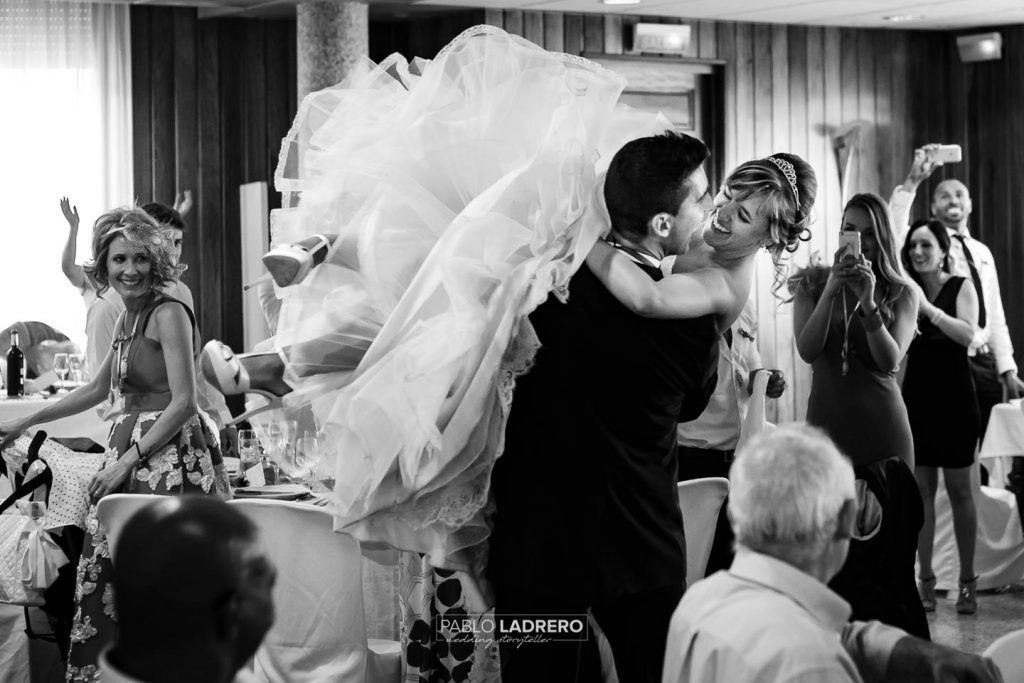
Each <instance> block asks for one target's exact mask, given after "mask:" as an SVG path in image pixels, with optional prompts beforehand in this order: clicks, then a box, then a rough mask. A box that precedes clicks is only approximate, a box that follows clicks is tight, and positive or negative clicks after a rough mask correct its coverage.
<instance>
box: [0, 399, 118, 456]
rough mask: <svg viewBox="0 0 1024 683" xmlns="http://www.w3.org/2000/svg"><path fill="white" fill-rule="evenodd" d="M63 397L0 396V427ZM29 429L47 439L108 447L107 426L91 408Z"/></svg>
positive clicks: (108, 427) (108, 429) (95, 410)
mask: <svg viewBox="0 0 1024 683" xmlns="http://www.w3.org/2000/svg"><path fill="white" fill-rule="evenodd" d="M63 396H64V394H58V395H56V396H51V395H49V394H32V395H31V396H23V397H20V398H11V397H9V396H7V395H6V394H3V395H2V396H0V424H3V423H5V422H7V421H8V420H12V419H17V418H23V417H27V416H29V415H31V414H32V413H34V412H36V411H37V410H42V409H43V408H45V407H46V406H48V405H52V404H53V403H55V402H56V401H57V400H58V398H63ZM32 429H33V430H41V431H44V432H46V434H47V436H49V437H50V438H57V439H90V440H92V441H94V442H96V443H98V444H100V445H101V446H102V445H105V444H106V443H107V435H108V434H109V432H110V423H109V422H106V421H104V420H103V419H102V418H101V417H100V414H99V412H98V411H97V409H96V408H90V409H89V410H85V411H83V412H81V413H78V414H77V415H71V416H69V417H65V418H61V419H60V420H54V421H52V422H44V423H41V424H37V425H35V426H34V427H33V428H32Z"/></svg>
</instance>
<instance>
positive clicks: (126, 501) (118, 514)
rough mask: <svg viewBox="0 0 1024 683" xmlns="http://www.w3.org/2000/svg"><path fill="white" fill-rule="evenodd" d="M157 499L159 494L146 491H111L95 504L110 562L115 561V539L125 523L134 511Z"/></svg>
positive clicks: (118, 536)
mask: <svg viewBox="0 0 1024 683" xmlns="http://www.w3.org/2000/svg"><path fill="white" fill-rule="evenodd" d="M159 500H160V497H159V496H154V495H151V494H148V493H111V494H109V495H106V496H104V497H103V498H101V499H100V501H99V503H97V504H96V517H97V518H98V519H99V521H100V526H102V527H103V529H104V530H105V532H106V534H107V547H108V548H109V549H110V561H111V562H115V561H116V553H117V541H118V539H119V538H120V537H121V530H122V529H124V525H125V523H127V522H128V520H129V519H130V518H131V516H132V515H134V514H135V513H136V512H138V511H139V510H141V509H142V508H144V507H146V506H147V505H152V504H153V503H156V502H157V501H159Z"/></svg>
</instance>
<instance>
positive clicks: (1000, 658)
mask: <svg viewBox="0 0 1024 683" xmlns="http://www.w3.org/2000/svg"><path fill="white" fill-rule="evenodd" d="M982 655H984V656H985V657H988V658H989V659H991V660H992V661H993V662H995V663H996V666H998V667H999V671H1000V672H1001V673H1002V674H1003V680H1004V681H1006V682H1007V683H1010V681H1024V628H1022V629H1020V630H1017V631H1010V632H1009V633H1007V634H1006V635H1004V636H1001V637H1000V638H998V639H997V640H996V641H995V642H994V643H992V644H991V645H989V646H988V647H987V648H985V651H984V652H983V653H982Z"/></svg>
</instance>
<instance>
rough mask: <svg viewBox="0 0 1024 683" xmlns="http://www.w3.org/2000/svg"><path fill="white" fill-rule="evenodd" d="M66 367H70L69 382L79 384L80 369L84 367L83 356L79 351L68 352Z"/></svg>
mask: <svg viewBox="0 0 1024 683" xmlns="http://www.w3.org/2000/svg"><path fill="white" fill-rule="evenodd" d="M68 368H70V369H71V384H72V385H73V386H76V387H77V386H79V385H80V384H81V383H82V370H83V369H84V368H85V356H83V355H82V354H80V353H71V354H68Z"/></svg>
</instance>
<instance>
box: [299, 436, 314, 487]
mask: <svg viewBox="0 0 1024 683" xmlns="http://www.w3.org/2000/svg"><path fill="white" fill-rule="evenodd" d="M319 451H320V442H319V440H318V439H317V438H316V437H315V436H313V435H312V434H310V433H309V432H305V434H304V435H303V436H301V437H300V438H299V439H297V440H296V441H295V478H296V479H297V480H299V481H300V482H302V483H304V484H306V485H307V486H312V485H313V484H314V483H316V478H317V473H316V466H317V460H318V458H319V457H320V453H319Z"/></svg>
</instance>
